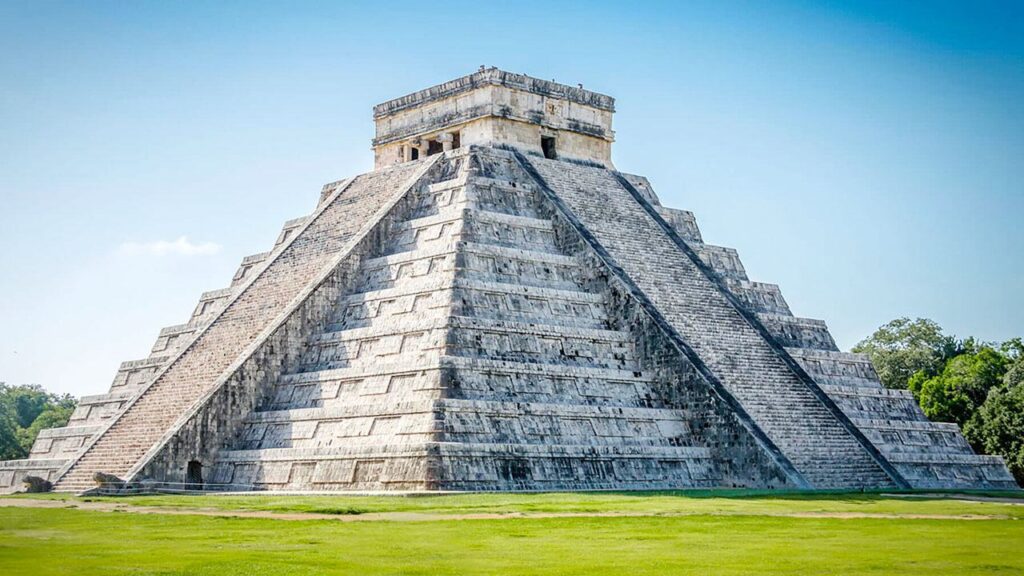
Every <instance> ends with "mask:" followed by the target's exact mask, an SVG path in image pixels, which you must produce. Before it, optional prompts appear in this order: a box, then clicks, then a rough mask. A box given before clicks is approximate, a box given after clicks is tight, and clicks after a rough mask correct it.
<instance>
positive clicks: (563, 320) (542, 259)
mask: <svg viewBox="0 0 1024 576" xmlns="http://www.w3.org/2000/svg"><path fill="white" fill-rule="evenodd" d="M613 113H614V100H613V99H612V98H610V97H608V96H605V95H602V94H598V93H595V92H591V91H588V90H584V89H583V88H582V87H579V88H574V87H569V86H565V85H562V84H557V83H554V82H548V81H543V80H538V79H535V78H531V77H529V76H524V75H519V74H512V73H508V72H504V71H501V70H498V69H495V68H488V69H481V70H480V71H479V72H476V73H474V74H471V75H468V76H465V77H462V78H459V79H456V80H453V81H451V82H447V83H444V84H441V85H438V86H435V87H432V88H428V89H426V90H422V91H419V92H415V93H413V94H410V95H407V96H404V97H402V98H398V99H395V100H391V101H389V102H385V103H383V104H380V105H378V106H376V107H375V108H374V119H375V122H376V125H377V135H376V138H375V139H374V142H373V145H374V152H375V164H376V166H375V170H374V171H372V172H369V173H366V174H362V175H359V176H355V177H353V178H349V179H346V180H341V181H338V182H333V183H330V184H327V185H326V186H324V188H323V190H322V192H321V194H320V198H319V202H318V204H317V206H316V208H315V210H314V211H313V213H312V214H310V215H309V216H307V217H304V218H299V219H296V220H291V221H289V222H287V223H286V224H285V226H284V228H283V229H282V231H281V233H280V235H279V237H278V239H277V242H276V243H275V245H274V247H273V248H272V249H271V250H270V251H268V252H264V253H261V254H256V255H253V256H250V257H247V258H245V259H244V260H243V261H242V263H241V266H240V267H239V269H238V271H237V273H236V274H235V276H234V278H233V279H232V281H231V284H230V286H229V287H227V288H224V289H221V290H216V291H213V292H207V293H205V294H203V295H202V297H201V298H200V301H199V303H198V305H197V307H196V309H195V312H194V313H193V315H192V317H191V318H190V319H189V320H188V322H186V323H184V324H181V325H178V326H171V327H168V328H164V329H163V330H161V331H160V334H159V337H158V339H157V342H156V344H155V345H154V346H153V350H152V354H151V355H150V356H149V358H146V359H144V360H136V361H131V362H125V363H123V364H122V365H121V368H120V370H119V371H118V374H117V376H116V377H115V379H114V382H113V385H112V386H111V388H110V391H109V392H108V393H107V394H103V395H99V396H87V397H84V398H82V400H81V403H80V405H79V407H78V409H77V410H76V411H75V413H74V415H73V416H72V418H71V421H70V422H69V423H68V425H67V426H66V427H63V428H56V429H51V430H44V431H42V432H41V433H40V435H39V438H38V439H37V441H36V443H35V445H34V446H33V448H32V452H31V455H30V457H29V458H28V459H26V460H18V461H11V462H4V463H0V486H3V487H10V488H15V487H18V485H19V483H20V481H21V479H22V478H23V477H24V476H25V475H35V476H41V477H44V478H48V479H50V480H51V481H52V482H53V483H54V485H55V489H56V490H58V491H71V492H81V491H86V490H89V489H92V488H94V487H95V486H96V484H95V482H94V480H93V477H94V475H95V474H96V473H97V472H102V473H105V474H112V475H115V476H118V477H119V478H122V479H125V480H126V481H128V482H129V483H130V484H131V485H133V486H143V487H145V486H148V487H150V488H152V489H160V488H166V489H175V488H179V489H180V488H182V487H188V488H194V489H200V488H201V489H206V490H239V491H245V490H289V491H378V490H393V491H433V490H596V489H669V488H715V487H749V488H787V489H877V488H894V489H895V488H902V489H906V488H1011V487H1016V485H1015V484H1014V482H1013V479H1012V477H1011V476H1010V474H1009V472H1008V471H1007V469H1006V467H1005V465H1004V464H1003V461H1002V460H1001V459H1000V458H998V457H994V456H982V455H977V454H974V453H973V452H972V451H971V448H970V446H969V445H968V444H967V442H966V441H965V440H964V438H963V436H962V435H961V434H960V431H959V430H958V428H957V427H956V426H955V425H953V424H945V423H935V422H930V421H928V420H927V419H926V418H925V416H924V414H923V413H922V412H921V410H920V408H919V407H918V406H917V404H916V402H915V401H914V399H913V397H912V396H911V395H910V394H909V392H907V391H905V390H888V389H885V388H883V387H882V385H881V384H880V383H879V380H878V377H877V375H876V374H875V372H874V370H873V369H872V367H871V364H870V362H869V361H868V360H867V358H866V357H864V356H862V355H857V354H849V353H843V352H840V351H839V350H838V349H837V348H836V345H835V343H834V341H833V339H832V337H831V335H830V334H829V332H828V329H827V327H826V326H825V324H824V323H823V322H821V321H819V320H810V319H805V318H798V317H795V316H794V315H793V314H792V313H791V312H790V309H789V307H788V305H787V303H786V301H785V299H784V298H783V297H782V294H781V292H780V290H779V288H778V287H777V286H775V285H773V284H765V283H761V282H755V281H751V280H750V279H749V278H748V277H747V275H746V273H745V271H744V268H743V265H742V263H741V262H740V260H739V257H738V255H737V253H736V251H735V250H732V249H729V248H723V247H719V246H713V245H710V244H706V243H704V241H703V239H702V238H701V235H700V231H699V229H698V227H697V224H696V222H695V220H694V217H693V214H691V213H690V212H686V211H683V210H676V209H672V208H667V207H664V206H662V205H661V203H660V201H659V200H658V197H657V195H656V194H655V192H654V190H653V188H652V186H651V184H650V182H648V180H647V179H645V178H643V177H641V176H635V175H631V174H626V173H623V172H619V171H617V170H616V169H615V168H614V166H613V165H612V162H611V144H612V142H613V140H614V135H613V132H612V130H611V120H612V115H613Z"/></svg>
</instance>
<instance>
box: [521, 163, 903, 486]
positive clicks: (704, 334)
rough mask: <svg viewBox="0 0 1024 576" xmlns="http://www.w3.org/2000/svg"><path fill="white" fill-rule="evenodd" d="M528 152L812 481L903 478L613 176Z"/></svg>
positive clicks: (878, 482) (877, 482)
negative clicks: (893, 473)
mask: <svg viewBox="0 0 1024 576" xmlns="http://www.w3.org/2000/svg"><path fill="white" fill-rule="evenodd" d="M522 159H523V161H524V163H526V164H528V166H529V165H532V167H533V170H535V172H536V174H537V175H538V176H539V177H540V178H541V179H542V181H543V183H544V184H545V185H546V186H547V187H548V188H549V189H550V190H551V192H552V193H553V194H554V195H556V197H557V199H558V201H560V202H561V203H562V204H563V205H564V207H565V209H567V210H569V211H570V212H571V214H572V216H573V217H574V218H576V219H577V220H578V221H579V222H580V224H581V225H582V226H583V227H585V228H586V233H588V234H590V235H591V236H592V238H593V241H594V242H595V243H597V244H598V245H599V246H600V247H602V248H603V249H604V250H605V251H606V253H607V254H608V256H609V257H610V258H611V259H613V260H614V262H615V263H616V264H617V265H618V266H619V267H620V268H621V270H622V271H623V272H624V273H625V274H626V275H627V276H628V279H629V280H630V281H632V282H633V283H634V284H635V285H636V286H637V288H639V289H640V290H641V291H642V292H643V294H644V295H646V297H647V298H648V299H649V300H650V301H651V303H652V304H653V305H654V306H655V307H656V308H657V309H658V311H659V312H660V313H661V314H662V315H663V317H664V319H665V321H667V322H668V324H669V325H670V326H671V327H672V329H674V330H675V331H676V333H677V334H678V335H679V336H680V337H681V338H682V340H683V342H684V343H685V344H686V345H688V346H689V347H690V348H691V349H692V350H693V353H694V354H695V355H696V356H697V357H698V358H699V361H700V362H702V363H703V364H704V366H706V368H707V370H709V371H710V373H711V374H712V375H713V377H714V378H717V379H718V381H720V382H721V383H722V385H723V386H724V387H725V388H726V389H727V390H728V391H729V393H730V394H732V395H733V396H734V397H735V399H736V400H737V401H738V402H739V403H740V404H741V405H742V407H743V408H744V410H746V412H747V413H748V414H749V415H750V416H751V418H752V419H753V420H754V422H756V424H757V426H759V427H760V428H761V429H762V430H763V431H764V433H765V434H766V435H767V436H768V437H769V438H770V439H771V441H772V442H773V443H774V444H775V445H776V446H777V447H778V448H779V449H780V450H781V452H782V453H783V454H784V455H785V457H786V458H788V459H789V460H790V461H791V462H792V464H793V466H795V468H796V469H797V470H798V471H799V472H800V474H801V475H803V477H804V478H805V479H806V480H807V482H809V483H810V484H811V485H812V486H813V487H815V488H853V487H885V486H893V485H896V482H899V480H895V481H894V478H893V477H892V476H890V474H889V473H887V471H886V470H884V469H883V466H887V467H888V465H887V463H886V462H884V461H881V462H880V457H879V455H878V454H877V453H875V454H872V453H871V452H872V451H873V450H874V449H873V447H872V446H870V444H868V443H867V442H866V440H864V439H862V438H858V437H857V434H856V432H855V431H854V430H851V427H848V426H847V425H845V424H844V423H843V422H841V421H840V420H839V418H837V416H836V412H837V411H838V408H836V407H835V406H834V405H833V406H828V405H826V403H825V402H823V400H822V398H821V396H820V395H818V394H815V393H814V391H813V390H812V389H811V387H810V386H815V385H814V384H813V382H811V383H810V384H808V383H807V382H805V381H804V380H803V379H802V378H801V377H800V376H799V375H798V374H797V373H795V372H794V370H793V369H792V367H791V366H790V365H789V364H787V362H785V360H784V359H783V357H781V356H780V353H779V352H778V346H777V344H776V345H773V344H774V343H772V342H770V341H768V339H767V338H768V337H767V336H766V334H765V332H762V331H759V330H758V329H757V328H756V327H755V326H754V325H752V323H751V321H750V320H749V319H748V318H747V317H745V316H744V314H743V312H742V311H741V310H740V308H739V307H738V306H737V305H735V304H734V303H733V301H731V300H730V299H729V298H728V297H727V296H726V294H725V289H724V288H722V287H720V286H719V285H718V284H717V282H716V280H715V279H713V278H712V277H711V276H709V275H708V273H707V272H706V271H705V270H702V269H701V268H700V267H698V266H697V265H696V263H695V262H694V260H693V259H691V258H690V257H689V256H688V255H687V254H686V253H685V252H684V251H682V250H680V247H679V246H678V245H677V244H676V243H675V241H674V240H673V238H671V237H670V236H669V235H668V234H667V233H666V232H665V231H664V229H663V228H662V226H661V224H660V223H659V222H657V221H655V220H654V218H653V217H652V216H651V214H650V213H649V212H648V210H647V209H645V207H644V206H642V205H641V204H640V203H639V201H638V200H637V198H635V197H634V195H633V194H632V193H631V192H630V191H629V190H627V189H626V188H624V186H623V183H622V182H621V181H620V179H619V178H617V177H616V175H615V173H613V172H611V171H609V170H606V169H604V168H596V167H589V166H583V165H578V164H571V163H567V162H558V161H552V160H546V159H540V158H531V159H530V160H528V161H527V160H525V158H522ZM609 207H615V209H609ZM865 444H867V446H865ZM889 468H890V472H891V467H889ZM896 477H897V478H898V475H897V476H896Z"/></svg>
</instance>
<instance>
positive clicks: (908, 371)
mask: <svg viewBox="0 0 1024 576" xmlns="http://www.w3.org/2000/svg"><path fill="white" fill-rule="evenodd" d="M960 350H961V345H960V343H958V342H957V340H956V338H954V337H952V336H946V335H945V334H943V333H942V327H940V326H939V325H938V324H936V323H935V322H933V321H931V320H928V319H926V318H918V319H917V320H913V321H911V320H910V319H909V318H897V319H896V320H893V321H892V322H889V323H888V324H886V325H884V326H882V327H881V328H879V329H878V330H876V331H875V333H874V334H872V335H871V336H870V337H868V338H865V339H864V340H861V341H860V342H858V343H857V345H856V346H854V347H853V351H854V352H860V353H862V354H867V355H868V357H869V358H871V363H872V364H874V366H875V371H876V372H878V377H879V379H881V381H882V384H883V385H884V386H885V387H886V388H906V387H907V381H908V380H910V378H911V377H912V376H913V375H914V374H916V373H918V372H924V374H925V376H927V377H931V376H935V375H936V374H938V373H939V372H941V371H942V367H943V365H944V364H945V362H946V360H948V359H949V358H952V357H953V356H956V355H957V354H958V353H959V352H960Z"/></svg>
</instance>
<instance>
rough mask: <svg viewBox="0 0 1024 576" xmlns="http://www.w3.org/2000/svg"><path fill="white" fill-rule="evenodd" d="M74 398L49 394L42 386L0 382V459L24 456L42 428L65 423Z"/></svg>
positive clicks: (74, 401) (73, 406)
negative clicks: (10, 384)
mask: <svg viewBox="0 0 1024 576" xmlns="http://www.w3.org/2000/svg"><path fill="white" fill-rule="evenodd" d="M76 405H77V401H76V400H75V398H74V397H72V396H71V395H68V394H65V395H63V396H57V395H55V394H49V393H47V392H46V390H44V389H43V388H42V387H41V386H39V385H36V384H29V385H23V386H8V385H6V384H4V383H3V382H0V460H15V459H18V458H25V457H26V456H28V453H29V451H30V450H31V449H32V444H33V443H34V442H35V440H36V436H38V435H39V431H40V430H42V429H44V428H54V427H58V426H64V425H65V424H67V422H68V420H69V419H70V418H71V413H72V412H74V410H75V406H76Z"/></svg>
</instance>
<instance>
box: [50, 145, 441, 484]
mask: <svg viewBox="0 0 1024 576" xmlns="http://www.w3.org/2000/svg"><path fill="white" fill-rule="evenodd" d="M425 162H427V161H423V162H415V163H409V164H404V165H401V166H396V167H393V168H390V169H386V170H381V171H377V172H371V173H368V174H364V175H362V176H359V177H357V178H356V179H354V180H353V181H352V182H350V183H349V184H348V186H347V187H344V188H340V189H338V190H336V191H335V192H334V194H333V196H332V198H331V199H330V200H329V201H327V202H325V203H323V204H321V206H320V207H319V208H318V209H317V212H316V213H314V215H313V216H312V217H311V218H310V220H309V221H308V222H307V223H305V224H304V225H303V226H302V227H300V228H298V229H297V230H296V231H295V232H294V236H293V237H292V238H291V239H290V240H289V242H288V243H287V245H286V246H285V247H284V248H283V249H282V250H281V251H280V252H278V253H277V254H276V255H275V256H274V260H273V261H272V262H270V263H269V264H268V265H267V266H266V267H265V268H264V269H262V270H261V271H260V272H259V274H258V275H256V276H253V277H252V278H251V279H250V280H249V282H248V283H247V284H246V285H245V286H244V287H243V288H242V289H241V290H240V292H239V293H238V294H237V296H235V297H234V299H233V300H232V301H231V302H230V303H229V304H228V305H227V307H226V308H225V309H224V310H223V312H221V313H220V314H219V315H218V316H217V317H216V319H215V320H213V322H212V324H210V325H209V327H207V328H206V329H205V330H204V331H203V332H202V333H201V334H200V335H199V336H198V337H197V338H196V340H195V341H194V342H192V343H191V345H190V346H189V347H188V348H187V349H185V350H184V351H182V352H181V353H180V355H178V356H177V358H176V359H174V360H173V361H172V362H171V363H170V364H169V365H168V366H167V367H166V368H165V369H164V370H163V371H162V372H161V373H160V374H159V375H157V377H156V378H155V380H154V381H153V382H152V383H151V384H150V385H149V386H148V387H147V388H146V389H145V390H144V391H143V392H142V393H141V394H140V395H139V396H138V397H137V398H136V399H135V400H134V401H133V402H131V403H130V404H129V405H128V406H127V407H126V408H125V409H124V411H123V412H122V413H121V414H120V415H119V416H118V417H116V419H115V420H114V421H113V422H112V423H111V424H110V425H109V426H108V427H107V428H106V430H105V431H104V432H103V433H102V434H101V435H100V436H99V437H97V438H95V439H93V441H92V442H91V443H90V444H89V445H88V446H87V447H86V449H85V450H84V452H83V453H82V454H81V455H80V456H79V457H78V458H77V459H75V460H74V461H72V462H71V463H70V464H69V465H68V466H66V467H65V469H64V470H62V471H61V474H60V476H59V479H58V481H57V483H56V489H57V490H60V491H78V490H84V489H88V488H91V487H92V485H93V481H92V476H93V474H94V473H95V472H105V473H109V474H114V475H118V476H125V475H127V474H128V473H129V472H130V471H131V470H132V468H133V467H134V466H136V465H137V464H138V463H139V461H140V459H142V458H143V457H144V456H145V455H146V454H147V452H149V451H150V450H151V449H153V448H154V447H155V445H156V444H157V442H158V441H159V440H161V438H162V437H163V436H164V434H165V433H166V432H167V431H168V430H170V429H171V428H172V426H173V425H174V424H175V422H176V421H177V420H178V419H179V418H180V417H181V416H182V415H183V414H185V413H186V412H187V411H188V410H189V408H191V407H192V405H193V404H194V403H195V402H196V401H197V400H199V399H200V398H202V397H203V396H204V394H206V393H207V392H209V391H210V390H211V388H212V387H213V386H215V384H216V383H217V382H218V381H219V379H220V378H221V376H222V375H223V374H224V372H225V370H227V369H228V368H229V367H230V366H232V365H233V364H234V363H235V362H236V361H237V360H238V359H239V355H240V354H242V353H243V352H244V351H245V350H246V349H247V348H248V347H249V346H250V345H252V344H253V343H254V342H255V341H256V340H257V339H258V337H259V336H260V335H261V334H262V333H263V332H264V330H266V329H267V328H268V327H269V326H271V324H272V322H273V321H274V320H275V319H277V318H278V316H279V315H280V314H281V313H282V312H284V311H285V310H286V309H287V308H288V306H289V304H291V303H292V301H293V299H294V298H296V296H298V295H300V294H301V293H302V291H303V290H304V289H305V288H306V287H307V286H308V285H309V284H310V282H312V281H314V280H315V279H316V278H317V277H318V276H319V275H321V274H322V273H323V271H324V267H325V266H326V265H328V264H329V263H331V262H332V259H333V258H334V257H337V256H338V254H339V253H340V252H341V251H342V250H343V249H345V247H346V246H348V244H349V242H350V240H352V238H353V236H354V235H355V234H356V233H357V232H359V231H360V229H361V228H362V227H363V226H365V224H366V223H367V222H368V221H372V220H373V219H374V217H375V216H376V215H377V214H378V212H379V211H380V210H381V209H382V208H384V207H385V206H387V204H388V202H389V201H393V200H394V199H395V196H396V194H399V193H401V192H403V191H404V189H403V188H402V186H401V185H402V184H404V183H405V182H406V180H408V179H409V178H410V177H412V176H413V175H414V174H415V173H416V172H417V171H418V170H420V169H422V167H423V165H424V163H425ZM183 465H184V464H183Z"/></svg>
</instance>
